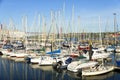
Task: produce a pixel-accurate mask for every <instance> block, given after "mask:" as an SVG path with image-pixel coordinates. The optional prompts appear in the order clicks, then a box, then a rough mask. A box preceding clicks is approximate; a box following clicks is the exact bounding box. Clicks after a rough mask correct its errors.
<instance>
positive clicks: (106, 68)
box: [82, 53, 115, 76]
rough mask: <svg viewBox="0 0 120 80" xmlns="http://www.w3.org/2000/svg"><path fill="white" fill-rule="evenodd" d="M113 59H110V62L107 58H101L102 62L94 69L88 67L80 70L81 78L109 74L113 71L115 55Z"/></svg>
mask: <svg viewBox="0 0 120 80" xmlns="http://www.w3.org/2000/svg"><path fill="white" fill-rule="evenodd" d="M113 56H114V58H112V57H110V58H111V60H108V59H107V57H106V58H105V57H101V59H102V62H99V64H98V65H96V66H94V67H89V68H85V69H82V76H93V75H101V74H105V73H108V72H111V71H113V70H114V69H115V67H114V66H115V53H114V55H113Z"/></svg>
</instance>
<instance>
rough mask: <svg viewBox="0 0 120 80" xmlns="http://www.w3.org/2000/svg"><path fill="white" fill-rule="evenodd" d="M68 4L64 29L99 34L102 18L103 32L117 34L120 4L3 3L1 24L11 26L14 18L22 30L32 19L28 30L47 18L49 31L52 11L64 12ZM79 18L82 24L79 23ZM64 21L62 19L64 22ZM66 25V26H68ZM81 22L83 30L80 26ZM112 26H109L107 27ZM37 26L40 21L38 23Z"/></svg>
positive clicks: (84, 0) (74, 0)
mask: <svg viewBox="0 0 120 80" xmlns="http://www.w3.org/2000/svg"><path fill="white" fill-rule="evenodd" d="M64 4H65V9H64V10H65V12H64V17H65V19H64V22H65V24H64V26H62V27H63V29H68V27H66V26H68V25H69V22H70V23H71V24H70V27H71V30H70V31H73V29H74V31H83V30H84V31H86V32H99V27H98V25H99V24H98V22H99V16H100V17H101V28H102V31H105V27H106V26H107V27H108V29H107V30H106V31H113V19H114V16H113V13H114V12H115V13H117V16H116V17H117V24H118V27H119V20H120V16H119V15H120V0H0V22H1V23H5V24H6V25H8V24H9V20H10V18H12V20H13V22H14V24H15V27H16V28H17V29H21V28H22V27H21V26H22V25H21V19H22V16H25V15H26V16H27V17H28V27H30V26H32V23H33V21H34V18H35V16H36V15H37V14H41V15H42V16H45V19H46V24H47V27H49V25H48V24H49V22H50V11H51V10H52V11H54V12H56V11H61V12H62V9H63V5H64ZM73 6H74V22H75V23H74V26H75V27H74V26H72V21H71V19H72V7H73ZM78 16H80V20H79V21H78ZM60 21H61V22H62V21H63V20H62V19H61V20H60ZM64 22H63V23H64ZM77 22H79V26H77ZM107 22H108V24H107ZM36 23H37V20H36Z"/></svg>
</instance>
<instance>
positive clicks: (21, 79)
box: [0, 57, 120, 80]
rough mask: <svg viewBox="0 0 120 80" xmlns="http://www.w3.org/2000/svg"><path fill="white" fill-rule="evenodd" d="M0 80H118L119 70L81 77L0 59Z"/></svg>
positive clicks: (64, 71)
mask: <svg viewBox="0 0 120 80" xmlns="http://www.w3.org/2000/svg"><path fill="white" fill-rule="evenodd" d="M0 80H120V70H115V71H112V72H110V73H107V74H103V75H99V76H91V77H81V76H80V75H79V74H75V73H72V72H69V71H67V70H59V71H58V70H54V69H53V68H52V67H51V66H47V67H44V66H37V65H32V64H28V63H24V62H15V61H13V60H10V59H7V58H2V57H0Z"/></svg>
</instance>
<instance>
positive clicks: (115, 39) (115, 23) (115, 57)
mask: <svg viewBox="0 0 120 80" xmlns="http://www.w3.org/2000/svg"><path fill="white" fill-rule="evenodd" d="M113 15H114V40H115V43H114V45H116V13H113ZM115 65H116V55H115V51H114V66H115Z"/></svg>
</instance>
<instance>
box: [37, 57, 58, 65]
mask: <svg viewBox="0 0 120 80" xmlns="http://www.w3.org/2000/svg"><path fill="white" fill-rule="evenodd" d="M55 62H56V60H55V59H53V58H52V57H50V56H41V57H40V61H39V66H52V64H53V63H55Z"/></svg>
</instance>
